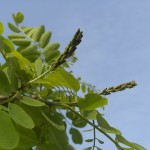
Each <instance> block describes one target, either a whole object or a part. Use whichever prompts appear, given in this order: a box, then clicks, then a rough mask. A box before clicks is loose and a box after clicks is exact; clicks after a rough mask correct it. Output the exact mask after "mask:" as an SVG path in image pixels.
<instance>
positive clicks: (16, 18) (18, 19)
mask: <svg viewBox="0 0 150 150" xmlns="http://www.w3.org/2000/svg"><path fill="white" fill-rule="evenodd" d="M13 18H14V21H15V22H16V23H17V24H19V23H22V22H23V19H24V15H23V14H22V13H21V12H17V14H16V15H15V16H14V17H13Z"/></svg>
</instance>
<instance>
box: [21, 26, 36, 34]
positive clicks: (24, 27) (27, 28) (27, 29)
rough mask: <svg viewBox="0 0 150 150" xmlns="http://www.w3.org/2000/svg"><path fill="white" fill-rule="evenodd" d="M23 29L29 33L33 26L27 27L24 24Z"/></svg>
mask: <svg viewBox="0 0 150 150" xmlns="http://www.w3.org/2000/svg"><path fill="white" fill-rule="evenodd" d="M21 29H22V31H23V32H24V33H25V34H27V33H28V32H29V31H31V30H32V29H33V28H31V27H26V26H22V27H21Z"/></svg>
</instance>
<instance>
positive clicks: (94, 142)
mask: <svg viewBox="0 0 150 150" xmlns="http://www.w3.org/2000/svg"><path fill="white" fill-rule="evenodd" d="M93 125H95V121H94V120H93ZM95 131H96V130H95V128H94V127H93V134H94V135H93V136H94V141H93V148H92V150H94V148H95V139H96V132H95Z"/></svg>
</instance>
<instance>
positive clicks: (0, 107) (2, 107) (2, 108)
mask: <svg viewBox="0 0 150 150" xmlns="http://www.w3.org/2000/svg"><path fill="white" fill-rule="evenodd" d="M1 98H2V97H1ZM0 110H4V111H7V112H8V111H9V110H8V108H7V107H5V106H3V105H0Z"/></svg>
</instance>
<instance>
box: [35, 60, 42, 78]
mask: <svg viewBox="0 0 150 150" xmlns="http://www.w3.org/2000/svg"><path fill="white" fill-rule="evenodd" d="M34 65H35V72H36V76H37V77H38V76H40V75H41V74H42V71H43V68H44V66H43V63H42V60H41V58H38V59H37V60H36V61H35V62H34Z"/></svg>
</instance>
